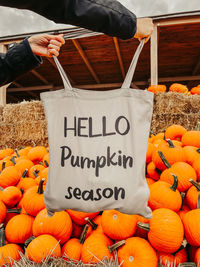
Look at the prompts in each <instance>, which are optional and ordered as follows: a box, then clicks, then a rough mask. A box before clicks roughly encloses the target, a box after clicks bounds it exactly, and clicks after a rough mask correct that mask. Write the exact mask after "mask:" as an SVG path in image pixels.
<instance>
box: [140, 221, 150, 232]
mask: <svg viewBox="0 0 200 267" xmlns="http://www.w3.org/2000/svg"><path fill="white" fill-rule="evenodd" d="M137 226H138V227H139V228H141V229H143V230H146V231H148V232H149V231H150V225H149V223H142V222H138V223H137Z"/></svg>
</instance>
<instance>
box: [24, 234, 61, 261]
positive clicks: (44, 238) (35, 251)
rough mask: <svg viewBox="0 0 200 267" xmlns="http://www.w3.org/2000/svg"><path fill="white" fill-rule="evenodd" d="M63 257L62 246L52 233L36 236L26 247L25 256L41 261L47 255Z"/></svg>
mask: <svg viewBox="0 0 200 267" xmlns="http://www.w3.org/2000/svg"><path fill="white" fill-rule="evenodd" d="M49 255H51V257H53V258H59V257H61V247H60V244H59V243H58V241H57V240H56V239H55V238H54V237H53V236H51V235H40V236H38V237H36V238H35V239H34V240H33V241H31V242H30V244H29V245H28V246H27V248H26V252H25V256H26V257H27V258H29V259H30V260H32V261H34V262H37V263H41V261H42V260H44V259H45V258H46V257H47V256H49Z"/></svg>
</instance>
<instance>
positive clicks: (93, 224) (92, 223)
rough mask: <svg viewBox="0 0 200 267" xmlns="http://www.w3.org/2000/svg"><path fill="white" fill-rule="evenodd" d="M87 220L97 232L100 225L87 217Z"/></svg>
mask: <svg viewBox="0 0 200 267" xmlns="http://www.w3.org/2000/svg"><path fill="white" fill-rule="evenodd" d="M85 220H86V221H87V222H88V223H89V224H90V226H91V227H92V230H96V229H97V227H98V224H96V223H95V222H93V221H92V220H91V219H90V218H89V217H86V218H85Z"/></svg>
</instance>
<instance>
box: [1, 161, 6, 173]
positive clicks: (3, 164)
mask: <svg viewBox="0 0 200 267" xmlns="http://www.w3.org/2000/svg"><path fill="white" fill-rule="evenodd" d="M5 167H6V162H5V161H3V163H2V167H1V169H2V171H3V170H4V169H5Z"/></svg>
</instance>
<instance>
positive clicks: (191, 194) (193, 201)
mask: <svg viewBox="0 0 200 267" xmlns="http://www.w3.org/2000/svg"><path fill="white" fill-rule="evenodd" d="M189 181H190V182H191V184H192V185H193V186H192V187H190V189H189V190H188V191H187V193H186V202H187V205H188V206H189V207H190V209H192V210H193V209H196V207H197V201H198V195H199V193H200V184H199V183H197V182H196V181H194V180H192V179H191V180H189Z"/></svg>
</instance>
